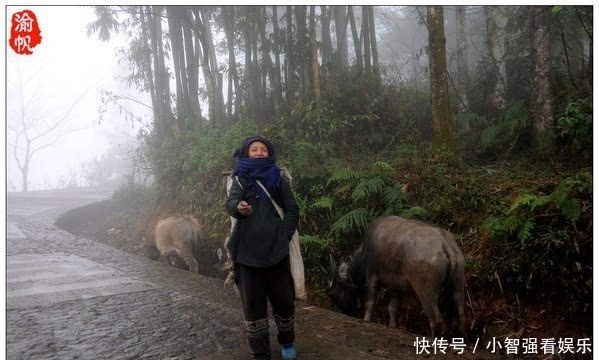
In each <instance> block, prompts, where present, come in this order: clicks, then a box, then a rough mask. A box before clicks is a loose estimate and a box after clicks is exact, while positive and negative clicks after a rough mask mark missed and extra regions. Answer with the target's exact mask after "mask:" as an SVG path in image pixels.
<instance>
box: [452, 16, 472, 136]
mask: <svg viewBox="0 0 599 360" xmlns="http://www.w3.org/2000/svg"><path fill="white" fill-rule="evenodd" d="M455 14H456V26H457V29H456V30H457V31H456V32H457V69H458V73H457V93H458V98H459V101H458V109H459V111H460V112H467V111H468V86H469V80H468V46H467V41H466V7H465V6H462V5H460V6H456V13H455ZM466 125H467V123H466Z"/></svg>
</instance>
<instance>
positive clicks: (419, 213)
mask: <svg viewBox="0 0 599 360" xmlns="http://www.w3.org/2000/svg"><path fill="white" fill-rule="evenodd" d="M401 216H402V217H405V218H407V219H420V220H425V219H428V218H429V216H430V215H429V214H428V212H427V211H426V210H425V209H424V208H422V207H420V206H412V207H411V208H409V209H407V210H405V211H403V212H402V213H401Z"/></svg>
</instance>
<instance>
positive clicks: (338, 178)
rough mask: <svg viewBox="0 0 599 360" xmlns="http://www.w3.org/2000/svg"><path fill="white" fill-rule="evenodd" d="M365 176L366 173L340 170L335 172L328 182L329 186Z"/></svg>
mask: <svg viewBox="0 0 599 360" xmlns="http://www.w3.org/2000/svg"><path fill="white" fill-rule="evenodd" d="M363 176H364V172H362V171H358V170H352V169H338V170H336V171H334V172H333V174H332V175H331V176H330V177H329V180H328V181H327V186H329V185H331V184H332V183H336V182H348V181H352V180H355V179H359V178H361V177H363Z"/></svg>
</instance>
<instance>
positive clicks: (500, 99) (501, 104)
mask: <svg viewBox="0 0 599 360" xmlns="http://www.w3.org/2000/svg"><path fill="white" fill-rule="evenodd" d="M503 11H504V9H501V8H500V7H498V6H485V18H486V24H487V47H488V50H489V59H490V60H491V66H492V72H493V74H494V75H495V82H494V84H493V90H492V94H491V99H490V106H491V111H490V113H491V117H496V116H498V114H499V112H501V111H502V110H503V109H504V108H505V80H506V66H505V43H506V38H505V31H506V29H505V28H506V18H505V15H504V14H503Z"/></svg>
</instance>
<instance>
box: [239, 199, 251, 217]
mask: <svg viewBox="0 0 599 360" xmlns="http://www.w3.org/2000/svg"><path fill="white" fill-rule="evenodd" d="M237 211H239V213H240V214H241V215H243V216H249V215H250V214H251V213H252V205H250V204H248V203H247V202H245V201H243V200H241V201H240V202H239V204H237Z"/></svg>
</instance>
